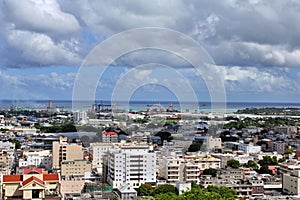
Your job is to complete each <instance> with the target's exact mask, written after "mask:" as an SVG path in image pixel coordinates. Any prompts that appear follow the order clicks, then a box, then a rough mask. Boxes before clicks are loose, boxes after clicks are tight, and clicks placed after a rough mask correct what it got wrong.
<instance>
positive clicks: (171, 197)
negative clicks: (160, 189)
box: [155, 192, 178, 200]
mask: <svg viewBox="0 0 300 200" xmlns="http://www.w3.org/2000/svg"><path fill="white" fill-rule="evenodd" d="M176 199H178V196H177V195H176V194H174V193H173V192H167V193H160V194H157V195H155V200H176Z"/></svg>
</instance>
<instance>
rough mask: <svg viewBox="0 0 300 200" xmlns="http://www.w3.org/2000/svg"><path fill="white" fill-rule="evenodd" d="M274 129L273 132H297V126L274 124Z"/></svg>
mask: <svg viewBox="0 0 300 200" xmlns="http://www.w3.org/2000/svg"><path fill="white" fill-rule="evenodd" d="M274 131H275V133H284V134H291V133H297V127H296V126H275V127H274Z"/></svg>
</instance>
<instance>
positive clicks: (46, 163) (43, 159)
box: [19, 150, 52, 170]
mask: <svg viewBox="0 0 300 200" xmlns="http://www.w3.org/2000/svg"><path fill="white" fill-rule="evenodd" d="M19 167H20V168H23V167H43V168H45V169H46V170H50V169H51V168H52V153H51V152H50V151H49V150H30V151H24V152H23V158H22V159H20V160H19Z"/></svg>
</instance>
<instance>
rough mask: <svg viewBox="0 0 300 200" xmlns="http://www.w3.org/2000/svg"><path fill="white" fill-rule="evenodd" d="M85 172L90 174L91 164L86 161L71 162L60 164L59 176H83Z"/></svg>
mask: <svg viewBox="0 0 300 200" xmlns="http://www.w3.org/2000/svg"><path fill="white" fill-rule="evenodd" d="M85 172H90V173H91V172H92V164H91V162H90V161H87V160H83V159H81V160H73V161H62V162H61V176H62V177H65V176H84V173H85Z"/></svg>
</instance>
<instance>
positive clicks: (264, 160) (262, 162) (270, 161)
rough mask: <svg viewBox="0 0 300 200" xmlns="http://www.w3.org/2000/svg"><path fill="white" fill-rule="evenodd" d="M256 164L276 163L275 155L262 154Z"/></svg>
mask: <svg viewBox="0 0 300 200" xmlns="http://www.w3.org/2000/svg"><path fill="white" fill-rule="evenodd" d="M258 164H260V165H262V166H263V165H278V161H277V157H276V156H273V157H272V158H271V156H264V157H263V159H262V160H259V161H258Z"/></svg>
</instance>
